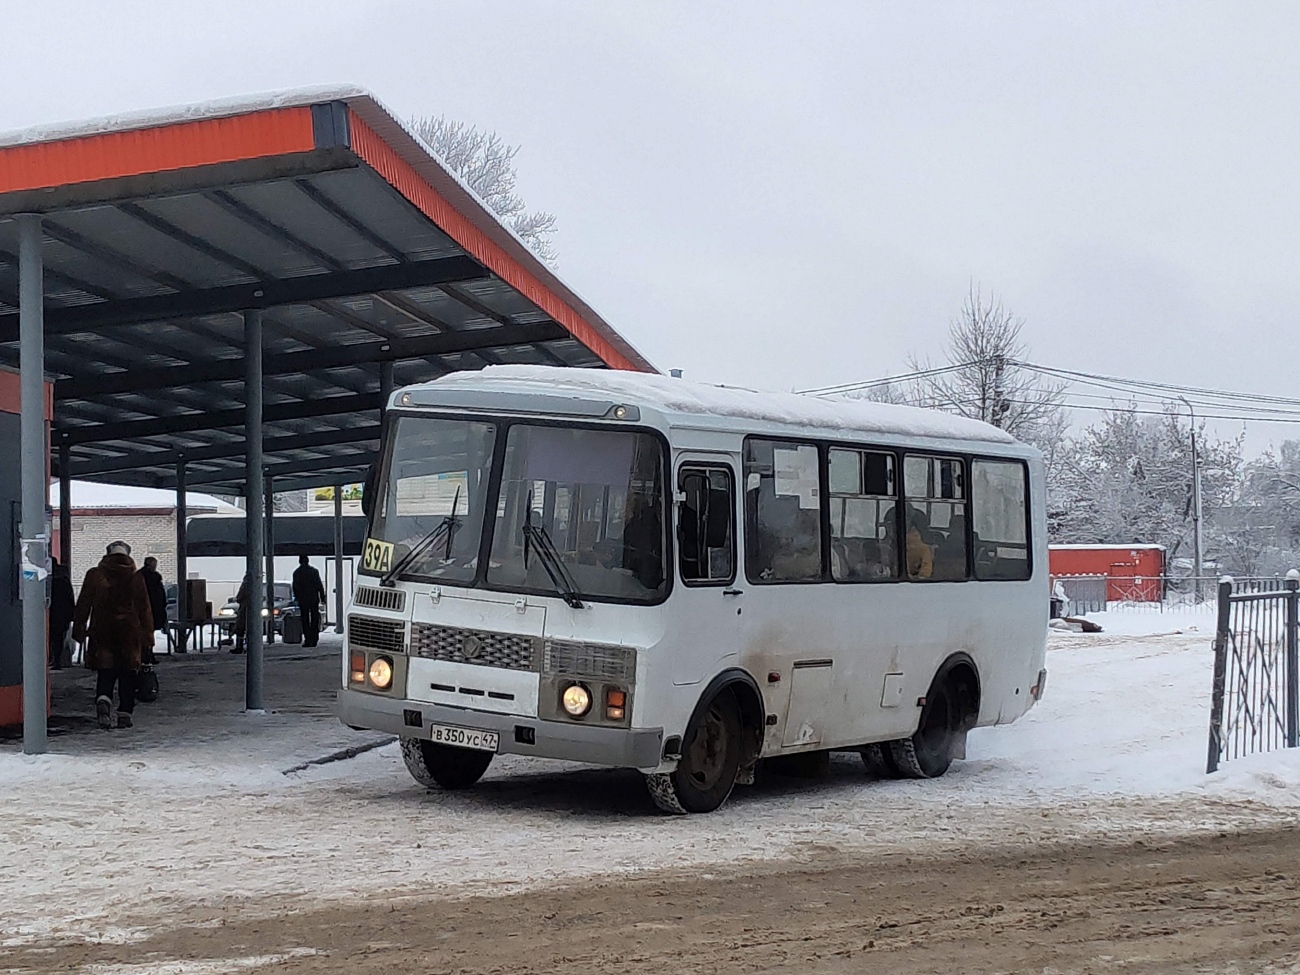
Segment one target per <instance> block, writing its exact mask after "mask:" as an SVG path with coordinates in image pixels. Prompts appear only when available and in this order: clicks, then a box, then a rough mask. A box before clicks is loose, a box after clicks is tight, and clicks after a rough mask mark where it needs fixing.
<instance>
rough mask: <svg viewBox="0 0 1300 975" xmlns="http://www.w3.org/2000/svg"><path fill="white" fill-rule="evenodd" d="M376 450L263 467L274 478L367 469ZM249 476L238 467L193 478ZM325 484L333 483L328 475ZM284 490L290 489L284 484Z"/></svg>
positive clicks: (208, 481)
mask: <svg viewBox="0 0 1300 975" xmlns="http://www.w3.org/2000/svg"><path fill="white" fill-rule="evenodd" d="M375 457H376V452H375V451H373V450H354V451H350V452H349V453H346V454H336V455H335V456H333V457H317V458H316V459H314V460H299V461H293V460H291V461H285V462H283V463H280V464H264V465H263V467H262V472H263V476H265V477H274V478H276V479H277V480H280V479H282V478H285V477H293V476H294V475H295V474H311V473H314V472H324V471H343V472H345V476H346V473H348V472H351V471H353V470H365V468H366V467H368V466H369V465H370V464H371V463H372V462H373V461H374V459H375ZM247 480H248V478H247V477H246V476H245V472H244V471H242V470H240V469H239V468H237V467H232V468H230V469H229V470H225V471H208V472H206V473H203V474H192V475H190V477H189V484H190V485H191V486H193V485H197V484H204V485H213V484H230V485H237V484H240V483H243V482H246V481H247ZM325 483H329V479H328V478H326V480H325ZM280 489H281V490H282V491H283V490H287V488H285V487H284V486H283V485H281V488H280Z"/></svg>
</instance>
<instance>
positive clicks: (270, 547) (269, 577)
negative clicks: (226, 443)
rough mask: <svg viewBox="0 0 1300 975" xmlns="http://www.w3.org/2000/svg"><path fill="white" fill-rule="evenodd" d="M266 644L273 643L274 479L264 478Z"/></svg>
mask: <svg viewBox="0 0 1300 975" xmlns="http://www.w3.org/2000/svg"><path fill="white" fill-rule="evenodd" d="M265 611H266V642H267V643H268V644H269V643H275V478H273V477H267V478H266V610H265Z"/></svg>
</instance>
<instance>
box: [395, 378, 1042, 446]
mask: <svg viewBox="0 0 1300 975" xmlns="http://www.w3.org/2000/svg"><path fill="white" fill-rule="evenodd" d="M417 388H422V389H427V390H430V391H433V392H436V391H438V390H442V389H473V390H485V391H486V390H495V391H498V392H503V393H508V392H522V393H549V394H551V395H555V394H557V393H559V394H564V393H572V394H575V395H577V396H590V395H593V394H595V395H599V396H601V397H602V398H614V399H617V400H620V401H624V402H626V403H628V405H634V404H635V405H638V406H644V407H648V408H652V409H658V410H662V411H664V412H669V413H691V414H704V415H707V416H717V417H731V418H735V419H744V420H758V421H761V422H764V423H784V424H789V425H792V426H807V427H817V428H821V429H828V430H856V431H861V432H865V433H893V434H901V435H903V436H913V437H932V438H936V439H945V440H979V441H984V442H988V443H1015V442H1016V440H1015V438H1014V437H1012V436H1010V435H1009V434H1008V433H1006V432H1005V431H1003V430H999V429H998V428H997V427H994V426H991V425H989V424H987V423H983V422H981V421H979V420H971V419H967V418H966V417H961V416H953V415H952V414H949V413H940V412H939V411H938V410H925V409H920V408H918V407H914V406H897V405H895V404H893V403H872V402H867V401H864V400H846V399H826V398H824V397H818V396H809V395H805V394H801V393H777V392H766V391H762V390H754V389H745V388H742V387H738V386H710V385H708V384H706V383H697V382H691V381H689V380H686V379H673V378H669V377H666V376H658V375H649V374H646V373H633V372H621V371H615V370H605V369H565V368H560V367H555V366H488V367H487V368H485V369H482V370H479V371H477V372H456V373H451V374H449V375H446V376H443V377H442V378H440V379H437V380H434V381H433V382H431V383H425V384H423V385H422V386H420V387H417Z"/></svg>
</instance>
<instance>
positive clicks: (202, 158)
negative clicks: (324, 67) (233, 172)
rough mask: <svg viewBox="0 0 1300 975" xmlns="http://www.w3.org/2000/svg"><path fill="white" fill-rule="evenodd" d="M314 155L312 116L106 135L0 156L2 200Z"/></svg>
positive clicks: (275, 115) (273, 115)
mask: <svg viewBox="0 0 1300 975" xmlns="http://www.w3.org/2000/svg"><path fill="white" fill-rule="evenodd" d="M313 148H315V140H314V135H313V128H312V116H311V108H310V107H307V106H304V107H300V108H276V109H269V110H266V111H261V112H252V113H248V114H244V115H234V116H230V117H228V118H214V119H202V120H199V121H194V122H179V123H175V124H172V125H164V126H159V127H157V128H145V129H136V130H133V131H129V132H106V133H102V134H98V135H88V136H80V137H77V138H72V139H63V140H60V141H58V142H38V143H34V144H29V145H18V146H9V147H6V148H0V193H15V192H21V191H24V190H39V189H46V188H49V187H55V186H65V185H68V184H74V183H91V182H94V181H96V180H101V179H116V178H119V177H124V176H140V175H143V174H145V173H160V172H168V171H170V170H176V169H187V168H190V167H193V166H209V165H213V164H216V163H229V162H238V161H240V160H244V159H257V158H260V157H263V156H278V155H284V154H286V153H295V152H310V151H311V150H312V149H313Z"/></svg>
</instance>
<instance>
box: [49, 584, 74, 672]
mask: <svg viewBox="0 0 1300 975" xmlns="http://www.w3.org/2000/svg"><path fill="white" fill-rule="evenodd" d="M76 612H77V594H76V593H74V592H73V591H72V576H71V575H70V574H69V573H68V569H67V567H66V566H64V565H61V564H60V563H59V560H58V559H54V560H53V566H52V568H51V570H50V626H49V640H50V666H51V667H53V668H54V669H55V670H61V669H62V668H63V644H64V641H65V640H67V638H68V627H70V626H71V625H72V617H73V616H74V615H75V614H76Z"/></svg>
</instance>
